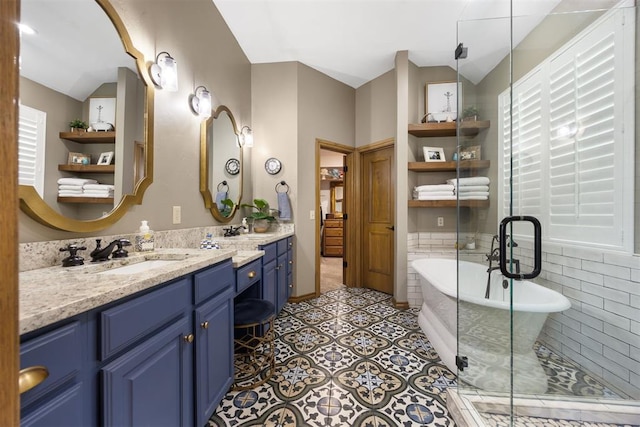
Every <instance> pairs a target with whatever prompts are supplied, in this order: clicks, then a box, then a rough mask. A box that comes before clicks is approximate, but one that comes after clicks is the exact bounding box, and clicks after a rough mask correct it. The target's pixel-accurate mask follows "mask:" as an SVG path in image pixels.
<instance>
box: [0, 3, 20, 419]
mask: <svg viewBox="0 0 640 427" xmlns="http://www.w3.org/2000/svg"><path fill="white" fill-rule="evenodd" d="M19 10H20V2H18V1H0V43H2V53H1V54H0V79H2V85H0V111H2V114H1V115H0V159H2V162H3V163H2V167H0V200H2V203H1V204H0V259H2V269H0V271H2V279H0V349H2V351H0V425H1V426H17V425H19V424H20V420H19V416H20V415H19V408H18V405H19V403H18V370H19V369H20V364H19V362H18V182H17V177H18V173H17V167H18V154H17V151H16V150H17V146H18V144H17V143H16V141H17V140H18V138H17V134H18V90H19V89H18V88H19V85H18V61H17V58H18V52H19V49H20V38H19V34H18V29H17V27H16V25H15V23H16V22H20V13H19Z"/></svg>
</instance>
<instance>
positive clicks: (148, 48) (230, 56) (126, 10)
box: [19, 0, 251, 242]
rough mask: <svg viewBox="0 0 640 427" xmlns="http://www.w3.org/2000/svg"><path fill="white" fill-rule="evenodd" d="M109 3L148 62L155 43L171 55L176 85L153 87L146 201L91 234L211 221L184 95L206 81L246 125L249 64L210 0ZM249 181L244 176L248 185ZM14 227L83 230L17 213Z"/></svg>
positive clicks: (196, 126) (37, 237)
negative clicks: (176, 214) (175, 219)
mask: <svg viewBox="0 0 640 427" xmlns="http://www.w3.org/2000/svg"><path fill="white" fill-rule="evenodd" d="M113 5H114V7H115V9H116V10H117V11H118V13H119V14H120V16H121V18H122V20H123V21H124V24H125V26H126V27H127V29H128V31H129V35H130V36H131V38H132V40H133V43H134V45H135V46H136V47H137V48H138V49H139V50H141V51H142V53H143V54H144V56H145V59H146V61H147V63H149V62H150V61H152V60H154V59H155V56H156V54H157V53H158V52H160V51H168V52H170V53H171V54H172V55H173V57H174V58H175V59H176V61H177V62H178V71H179V83H178V85H179V90H178V92H175V93H169V92H163V91H162V90H157V91H156V96H155V126H154V130H155V161H154V169H155V173H154V180H153V184H152V185H151V186H150V187H149V188H148V189H147V191H146V193H145V196H144V200H143V204H142V205H139V206H135V207H133V208H132V209H131V210H130V211H129V212H128V213H127V214H126V215H125V216H124V217H123V218H122V219H121V220H120V221H118V222H117V223H116V224H115V225H114V226H113V227H110V228H108V229H106V230H103V231H102V232H99V233H91V234H90V235H98V236H99V235H102V234H104V235H107V234H119V233H130V232H132V231H134V230H135V229H137V228H138V226H139V224H140V220H143V219H146V220H149V225H150V226H151V228H152V229H154V230H168V229H178V228H188V227H197V226H205V225H212V224H216V221H215V220H214V219H213V217H212V216H211V214H210V213H209V211H207V210H206V209H205V208H204V203H203V200H202V197H201V196H200V192H199V158H200V151H199V138H200V135H199V132H200V123H199V120H198V119H197V118H196V117H195V116H194V115H193V113H192V112H191V110H190V109H189V107H188V103H187V101H188V97H189V95H190V94H191V93H192V92H193V90H194V88H195V87H196V86H198V85H205V86H206V87H207V88H208V89H209V90H210V91H212V92H213V94H214V95H215V97H216V98H217V99H218V100H219V102H220V103H223V104H225V105H227V106H228V107H229V108H230V109H231V111H233V113H234V115H235V117H236V121H237V122H238V125H239V126H242V125H244V124H249V125H251V65H250V64H249V61H248V60H247V58H246V56H245V55H244V53H243V52H242V50H241V49H240V47H239V46H238V43H237V42H236V40H235V38H234V37H233V35H232V34H231V32H230V31H229V29H228V27H227V26H226V24H225V22H224V21H223V19H222V17H221V16H220V14H219V12H218V11H217V9H216V8H215V6H214V5H213V3H212V2H211V1H210V0H190V1H174V2H156V1H151V0H136V1H131V0H117V1H113ZM68 120H69V118H67V119H66V121H68ZM64 128H65V129H66V123H65V126H64ZM60 130H63V129H60ZM56 162H57V161H56ZM249 188H250V183H249V180H245V189H246V190H245V192H246V193H249V191H248V189H249ZM172 206H181V207H182V223H181V224H177V225H174V224H172ZM238 221H239V219H238ZM234 222H236V221H234ZM19 235H20V242H31V241H42V240H54V239H66V238H73V237H75V236H79V235H81V234H78V233H69V232H61V231H56V230H52V229H50V228H47V227H44V226H42V225H40V224H38V223H36V222H35V221H33V220H31V219H30V218H29V217H27V216H26V215H24V214H22V213H21V214H20V228H19Z"/></svg>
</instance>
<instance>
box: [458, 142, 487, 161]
mask: <svg viewBox="0 0 640 427" xmlns="http://www.w3.org/2000/svg"><path fill="white" fill-rule="evenodd" d="M481 154H482V148H481V147H480V146H479V145H472V146H469V147H464V148H461V149H460V160H480V159H481V158H482V156H481Z"/></svg>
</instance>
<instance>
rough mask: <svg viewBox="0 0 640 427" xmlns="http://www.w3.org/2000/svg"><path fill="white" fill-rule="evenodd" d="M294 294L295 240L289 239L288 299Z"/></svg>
mask: <svg viewBox="0 0 640 427" xmlns="http://www.w3.org/2000/svg"><path fill="white" fill-rule="evenodd" d="M292 292H293V239H292V238H291V237H289V238H288V239H287V299H289V298H290V297H291V293H292Z"/></svg>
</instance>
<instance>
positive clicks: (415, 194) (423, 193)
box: [413, 191, 455, 199]
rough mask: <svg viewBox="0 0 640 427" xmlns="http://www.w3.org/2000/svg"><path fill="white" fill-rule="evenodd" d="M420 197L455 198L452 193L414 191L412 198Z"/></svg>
mask: <svg viewBox="0 0 640 427" xmlns="http://www.w3.org/2000/svg"><path fill="white" fill-rule="evenodd" d="M420 196H455V194H453V191H414V192H413V197H414V198H416V199H417V198H419V197H420Z"/></svg>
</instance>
